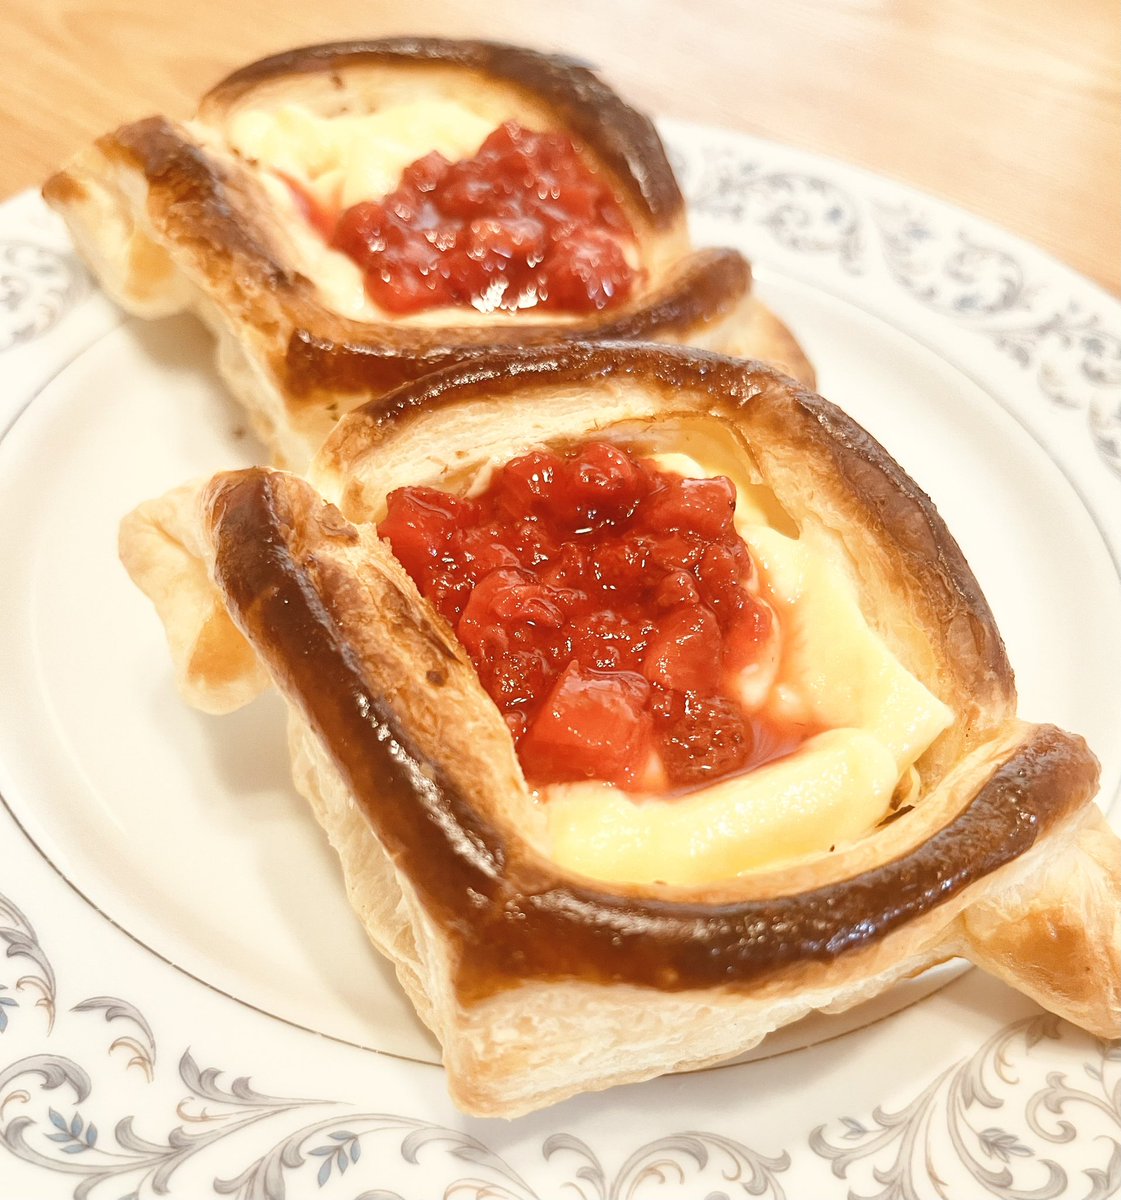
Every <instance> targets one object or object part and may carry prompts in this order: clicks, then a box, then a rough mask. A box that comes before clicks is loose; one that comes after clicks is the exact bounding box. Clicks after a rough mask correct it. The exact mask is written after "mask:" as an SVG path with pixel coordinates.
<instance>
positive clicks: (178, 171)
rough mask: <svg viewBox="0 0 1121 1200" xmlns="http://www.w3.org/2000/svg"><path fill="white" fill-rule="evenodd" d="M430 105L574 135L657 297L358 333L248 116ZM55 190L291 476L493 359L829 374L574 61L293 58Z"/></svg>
mask: <svg viewBox="0 0 1121 1200" xmlns="http://www.w3.org/2000/svg"><path fill="white" fill-rule="evenodd" d="M418 96H420V97H423V96H436V97H443V98H451V99H456V98H463V99H465V100H466V99H468V98H469V99H470V101H471V103H472V104H474V105H475V106H476V107H481V108H483V109H485V110H486V111H487V112H488V113H493V114H494V120H495V123H496V124H497V123H499V122H500V121H501V120H503V119H506V118H511V117H512V118H517V119H520V120H522V121H523V122H524V123H526V124H528V125H530V126H531V127H534V128H549V129H562V130H566V131H568V132H570V133H571V134H573V135H574V137H575V138H576V139H577V140H578V142H579V143H580V144H581V145H582V146H583V147H584V149H585V152H586V154H587V155H588V156H589V157H590V158H591V159H592V160H594V162H595V163H596V165H597V166H598V169H599V170H600V171H601V172H603V173H604V174H605V175H606V176H607V177H608V178H609V179H611V180H612V181H613V182H614V184H615V186H616V188H617V189H618V192H619V195H620V196H621V198H622V201H623V206H624V209H625V210H626V213H627V215H628V217H629V219H630V221H631V224H632V227H633V228H634V230H635V233H636V237H637V253H638V257H639V259H640V261H641V264H642V266H643V267H644V268H645V272H646V283H645V284H644V286H643V287H641V288H640V289H639V290H638V292H637V293H636V295H635V296H634V297H633V298H631V299H630V300H629V301H628V302H626V303H625V304H622V305H620V306H618V307H613V308H609V309H607V310H604V311H603V312H602V313H598V314H595V315H593V316H590V317H563V318H550V319H545V320H541V319H536V318H534V319H529V320H526V319H520V318H517V317H513V318H512V317H511V316H510V315H509V314H498V315H497V317H495V316H492V317H491V318H484V317H481V316H480V315H479V314H476V313H474V312H473V311H472V310H465V311H460V310H455V311H453V310H444V311H445V313H446V315H445V316H444V318H443V319H442V320H441V321H439V322H437V323H435V324H432V323H425V322H421V323H418V322H415V321H410V320H409V319H396V320H395V319H393V318H391V317H390V316H388V315H386V316H384V317H381V318H378V319H371V320H366V319H361V320H360V319H356V318H355V317H353V316H347V315H345V314H344V313H342V312H340V311H338V310H337V309H335V308H333V307H332V305H331V303H330V301H329V299H328V297H327V294H326V292H325V291H324V289H323V287H322V286H321V285H323V284H324V280H322V279H319V280H317V279H316V278H315V270H314V267H313V266H309V265H308V263H307V262H305V261H304V257H303V256H302V254H301V251H300V244H301V240H302V239H306V237H307V235H308V232H309V231H308V227H307V225H306V222H305V221H304V218H303V217H302V216H300V215H298V214H297V213H296V210H295V208H294V207H293V206H292V205H291V204H288V205H287V206H285V205H284V204H282V203H280V202H279V201H278V198H277V196H276V194H275V191H274V190H270V188H269V187H268V186H267V180H266V179H265V178H264V175H265V174H267V172H265V173H263V172H262V171H260V170H258V168H257V167H256V165H255V164H254V163H252V162H250V161H248V160H247V159H246V158H244V157H243V156H242V155H240V154H239V153H238V152H237V151H236V150H235V149H234V147H233V146H232V145H231V141H230V128H231V125H232V122H233V120H234V118H235V117H236V116H237V115H238V114H239V113H242V112H244V111H245V110H246V109H247V108H249V107H253V106H263V107H265V108H269V107H275V106H276V105H278V104H283V103H299V104H302V105H306V106H307V108H308V109H309V110H310V111H313V112H316V113H319V114H321V115H323V116H325V117H330V116H331V115H333V114H337V113H346V114H353V113H356V112H363V111H367V110H369V109H371V108H376V107H377V106H378V105H381V104H386V103H390V102H392V101H393V100H395V99H400V98H402V97H404V98H405V99H410V98H415V97H418ZM272 182H274V183H275V180H273V181H272ZM44 196H45V197H46V199H47V201H48V203H50V204H51V205H52V206H53V207H54V208H55V209H57V210H58V211H59V212H60V213H61V214H62V215H63V217H64V218H65V219H66V221H67V223H68V225H69V227H70V229H71V232H72V234H73V237H74V240H75V243H76V245H77V247H78V249H79V251H80V252H81V253H82V255H83V256H84V257H85V259H86V260H87V261H88V262H89V264H90V266H91V267H92V269H93V271H94V272H95V274H96V275H97V277H98V278H99V280H100V281H101V283H102V285H103V286H104V287H105V289H106V290H107V291H108V293H109V294H110V295H111V296H112V297H114V298H115V299H116V300H117V301H118V302H119V303H120V304H122V305H123V306H124V307H125V308H126V309H127V310H129V311H130V312H133V313H136V314H138V315H140V316H144V317H158V316H164V315H168V314H170V313H174V312H179V311H183V310H193V311H195V312H196V313H198V315H199V316H201V317H202V318H203V320H204V321H206V323H207V324H208V325H209V326H210V327H211V328H212V329H213V331H214V332H215V334H216V335H217V339H218V365H219V368H220V370H221V372H222V374H223V376H224V378H225V379H226V381H227V383H228V384H229V386H230V387H231V389H232V391H233V392H234V393H235V395H236V396H237V397H238V398H239V400H240V401H241V402H242V404H244V405H245V407H246V409H247V410H248V413H249V415H250V418H251V421H252V424H253V427H254V429H255V431H256V432H257V434H258V435H259V436H260V437H261V438H262V440H263V441H264V442H265V443H266V445H267V446H268V447H269V449H270V451H271V454H272V456H273V461H274V462H276V463H277V464H278V465H282V466H288V467H292V468H296V469H302V468H303V467H304V466H306V464H307V463H308V461H309V460H310V458H311V457H312V455H313V454H314V452H315V450H316V449H318V447H319V445H320V444H321V442H322V441H323V439H324V437H325V436H326V435H327V433H328V432H329V430H330V428H331V426H332V424H333V423H334V421H335V420H336V419H337V418H338V417H339V416H340V415H341V414H342V413H343V412H345V411H347V410H348V409H350V408H352V407H354V406H355V405H356V404H358V403H363V402H366V401H368V400H369V399H371V397H373V396H376V395H379V394H384V393H385V392H388V391H389V390H391V389H392V388H394V387H396V386H398V385H400V384H402V383H404V382H406V381H408V380H412V379H416V378H418V377H419V376H421V375H422V374H424V373H425V372H427V371H431V370H434V369H439V368H442V367H446V366H449V365H451V364H453V363H456V362H461V361H466V360H472V359H478V358H479V357H480V356H483V355H486V354H487V353H489V352H490V351H491V350H492V349H493V348H494V347H495V346H503V345H505V346H513V345H530V344H541V343H551V342H556V341H558V340H567V339H587V338H589V337H597V338H599V337H603V338H608V339H620V338H622V339H628V340H655V341H663V342H670V343H689V344H696V345H702V346H706V347H709V348H712V349H717V350H721V351H724V352H726V353H731V354H738V355H744V356H749V357H754V358H760V359H767V360H771V361H775V362H777V363H779V364H781V365H782V366H783V367H784V369H786V370H787V371H789V372H790V373H792V374H794V375H795V376H797V377H798V378H801V379H802V380H804V381H806V382H812V379H813V372H812V369H811V367H810V365H809V363H808V362H807V360H806V358H805V356H804V355H803V353H802V351H801V349H800V347H799V346H798V344H797V342H796V341H795V340H794V338H793V336H792V335H791V334H790V332H789V330H787V329H786V327H785V326H784V325H783V324H782V323H781V322H780V321H779V320H778V318H777V317H775V316H774V314H773V313H771V312H770V310H769V309H767V308H766V307H765V306H764V305H762V304H761V303H760V302H759V301H758V300H757V299H756V298H755V297H754V296H753V294H752V291H751V272H750V268H749V266H748V264H747V263H746V261H745V260H744V259H743V257H742V256H741V255H740V254H739V253H738V252H736V251H733V250H701V251H694V250H693V249H692V248H691V246H690V242H689V236H688V232H687V228H686V220H685V211H684V205H683V202H682V198H681V193H680V191H679V190H678V187H677V183H676V180H675V178H674V175H673V172H672V170H671V168H670V165H669V163H668V161H667V159H666V156H665V153H664V150H663V148H662V144H661V142H660V140H659V139H658V136H657V133H656V132H655V130H654V127H653V125H652V124H651V123H650V121H649V120H647V119H646V118H645V117H643V116H641V115H640V114H639V113H637V112H635V111H634V110H633V109H631V108H630V107H628V106H627V105H626V104H624V103H623V101H622V100H621V99H619V97H618V96H617V95H616V94H615V93H614V92H612V91H611V90H610V89H609V88H607V87H606V86H605V85H604V84H603V83H602V82H601V81H600V80H599V79H597V78H596V76H595V75H593V74H592V73H591V72H590V71H588V70H587V69H586V68H585V67H582V66H580V65H578V64H576V63H575V62H573V61H571V60H568V59H563V58H558V57H554V56H549V55H543V54H537V53H534V52H532V51H529V50H522V49H519V48H516V47H512V46H504V45H499V44H492V43H483V42H458V41H450V40H446V39H436V38H397V39H388V40H385V41H378V42H354V43H341V44H334V45H327V46H318V47H310V48H307V49H304V50H297V51H292V52H290V53H287V54H282V55H277V56H274V57H273V58H269V59H265V60H263V61H261V62H259V63H255V64H252V65H251V66H249V67H245V68H243V69H242V70H240V71H237V72H235V73H234V74H233V75H231V76H230V77H229V78H228V79H226V80H224V81H223V82H222V83H220V84H218V85H217V86H216V87H215V88H214V89H212V90H211V91H210V92H209V93H208V94H207V95H206V96H205V97H204V98H203V100H202V102H201V105H200V108H199V112H198V114H197V116H196V118H195V119H194V120H193V121H190V122H185V123H184V122H177V121H172V120H169V119H166V118H163V117H153V118H150V119H147V120H142V121H138V122H135V123H133V124H131V125H126V126H123V127H122V128H120V129H117V130H116V131H115V132H113V133H110V134H107V135H105V136H104V137H102V138H100V139H98V141H97V142H96V143H95V144H94V145H93V146H91V147H89V148H88V149H86V150H85V151H83V152H82V153H80V154H79V155H78V156H76V157H75V159H74V160H73V161H72V162H70V163H69V164H67V166H66V167H65V168H64V169H63V170H61V171H60V172H58V173H57V174H56V175H55V176H53V177H52V178H51V179H50V180H49V181H48V182H47V184H46V185H45V187H44Z"/></svg>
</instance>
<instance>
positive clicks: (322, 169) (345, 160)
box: [227, 99, 493, 210]
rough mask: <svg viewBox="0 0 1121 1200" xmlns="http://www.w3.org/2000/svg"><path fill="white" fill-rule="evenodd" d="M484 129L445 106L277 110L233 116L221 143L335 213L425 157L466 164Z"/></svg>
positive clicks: (474, 117)
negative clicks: (324, 113) (327, 112)
mask: <svg viewBox="0 0 1121 1200" xmlns="http://www.w3.org/2000/svg"><path fill="white" fill-rule="evenodd" d="M492 128H493V125H492V123H491V122H490V121H489V120H487V119H485V118H483V117H481V116H479V115H478V114H477V113H473V112H472V111H471V110H470V109H469V108H465V107H464V106H463V105H462V104H457V103H455V102H454V101H451V100H437V99H431V100H414V101H411V102H409V103H405V104H393V105H388V106H387V107H385V108H382V109H378V110H377V111H376V112H371V113H361V114H357V113H356V114H345V113H344V114H342V115H339V116H331V117H321V116H319V115H318V114H316V113H313V112H312V111H311V110H310V109H309V108H305V107H304V106H303V105H300V104H283V105H280V106H278V107H276V108H271V109H247V110H246V111H245V112H242V113H238V114H237V115H236V116H234V118H233V119H232V120H231V122H230V126H229V129H228V131H227V138H228V140H229V143H230V145H231V146H232V147H233V148H234V149H235V150H236V151H237V152H238V153H239V154H241V155H242V156H243V157H244V158H249V159H252V160H253V161H255V162H256V163H258V164H259V165H261V166H264V167H271V168H272V169H273V170H275V171H279V172H281V173H282V174H284V175H287V176H288V177H289V178H291V179H294V180H295V181H296V182H297V183H299V184H301V185H302V186H303V187H305V188H307V190H308V191H309V192H310V193H311V195H312V196H314V197H315V199H316V200H318V201H319V202H320V203H321V204H323V205H325V206H327V207H330V208H339V209H340V210H341V209H345V208H349V207H350V205H352V204H357V203H358V202H359V201H361V200H370V199H376V198H377V197H379V196H385V195H387V194H388V193H390V192H392V191H394V190H395V189H396V187H397V185H398V184H399V183H400V182H401V172H402V171H404V169H405V168H406V167H407V166H408V165H409V164H410V163H412V162H415V161H416V160H417V159H418V158H423V157H424V156H425V155H426V154H430V153H431V152H432V151H433V150H436V151H439V153H441V154H442V155H443V156H444V157H445V158H447V159H450V160H451V161H453V162H454V161H456V160H457V159H461V158H468V157H470V156H471V155H473V154H475V153H476V151H477V150H478V149H479V147H480V146H481V145H482V144H483V142H484V141H485V140H486V137H487V134H489V133H490V132H491V129H492Z"/></svg>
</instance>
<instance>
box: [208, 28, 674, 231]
mask: <svg viewBox="0 0 1121 1200" xmlns="http://www.w3.org/2000/svg"><path fill="white" fill-rule="evenodd" d="M366 63H375V64H385V65H391V66H394V67H401V66H403V67H425V66H431V65H433V64H439V65H443V66H450V67H459V68H461V69H464V70H469V71H475V72H479V73H481V74H484V75H490V76H492V77H493V78H494V79H497V80H502V81H504V82H506V83H509V84H512V85H513V86H514V87H516V88H518V89H519V90H521V91H523V92H527V93H529V94H531V95H533V96H535V97H536V98H538V99H539V100H541V101H542V102H543V103H544V104H545V105H547V106H548V107H549V108H551V109H553V110H554V111H555V112H557V113H559V114H560V115H561V117H562V118H563V120H564V122H565V124H566V125H568V127H569V128H570V129H572V130H573V131H574V132H576V133H577V134H578V135H579V136H580V139H581V140H582V141H583V142H584V143H585V144H586V145H587V146H588V147H589V148H590V149H591V150H592V152H593V153H594V154H595V155H596V157H597V158H599V159H600V160H601V161H602V162H603V163H604V164H605V165H607V166H608V167H609V168H610V169H611V170H612V172H613V173H614V174H615V175H616V176H617V177H618V180H619V182H620V183H621V184H622V185H623V186H624V187H626V188H627V190H628V192H630V193H631V199H632V201H633V202H635V203H637V204H638V205H639V206H640V207H641V209H642V210H643V212H644V213H645V215H646V217H647V219H648V220H649V221H650V223H651V224H652V225H653V226H654V227H655V228H666V227H668V226H669V225H671V224H672V223H673V222H674V221H675V220H676V219H677V218H678V217H679V216H680V214H681V211H682V209H683V207H684V199H683V197H682V195H681V190H680V189H679V188H678V186H677V180H676V178H675V176H674V173H673V168H672V167H671V166H670V164H669V160H668V159H667V158H666V153H665V148H664V147H663V145H662V141H661V138H659V136H658V132H657V130H656V129H655V128H654V124H653V122H652V121H651V120H650V118H649V117H647V116H645V115H643V114H642V113H640V112H638V111H636V110H635V109H633V108H631V106H630V105H629V104H627V103H626V102H625V101H624V100H623V99H622V98H621V97H620V96H619V95H618V94H617V93H616V92H615V91H614V90H613V89H612V88H610V87H608V85H607V84H605V83H604V82H603V81H602V80H601V79H600V78H599V77H598V76H597V75H596V74H595V73H594V72H593V71H592V70H591V69H590V68H589V66H588V65H587V64H586V63H583V62H580V61H579V60H577V59H575V58H570V57H567V56H565V55H559V54H544V53H541V52H540V51H537V50H530V49H527V48H525V47H523V46H513V45H510V44H508V43H505V42H491V41H479V40H462V41H461V40H457V39H454V38H439V37H395V38H384V39H378V40H373V41H354V42H329V43H325V44H323V45H317V46H303V47H300V48H298V49H294V50H288V51H285V52H283V53H281V54H274V55H271V56H270V57H268V58H263V59H261V60H259V61H258V62H255V63H250V64H248V65H247V66H244V67H241V68H240V69H239V70H237V71H234V72H233V73H232V74H230V75H228V76H227V77H226V78H225V79H223V80H222V81H221V82H220V83H218V84H216V85H215V86H214V87H213V88H211V90H210V91H209V92H208V93H207V94H206V96H205V97H204V98H203V103H204V104H226V103H230V102H232V101H234V100H236V99H238V98H240V97H241V96H242V95H244V94H245V93H246V92H248V91H251V90H252V89H253V88H254V87H255V86H256V85H257V84H260V83H263V82H265V81H267V80H270V79H275V78H277V77H279V76H284V75H293V74H312V73H319V72H325V73H328V74H329V73H330V72H332V71H335V70H338V69H339V68H340V67H348V66H354V65H363V64H366Z"/></svg>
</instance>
